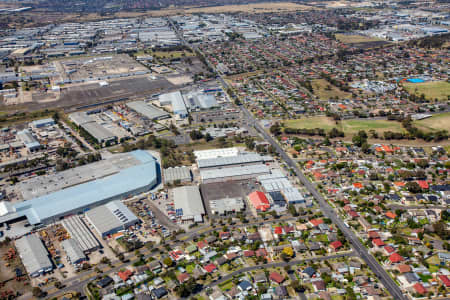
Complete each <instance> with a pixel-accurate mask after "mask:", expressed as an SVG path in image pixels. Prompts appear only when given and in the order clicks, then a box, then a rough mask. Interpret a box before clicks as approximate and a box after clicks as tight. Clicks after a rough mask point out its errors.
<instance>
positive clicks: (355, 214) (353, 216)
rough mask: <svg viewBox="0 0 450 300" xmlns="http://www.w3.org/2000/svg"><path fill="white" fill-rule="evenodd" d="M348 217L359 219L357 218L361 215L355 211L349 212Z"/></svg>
mask: <svg viewBox="0 0 450 300" xmlns="http://www.w3.org/2000/svg"><path fill="white" fill-rule="evenodd" d="M348 215H349V216H350V217H351V218H352V219H357V218H358V217H359V214H358V213H357V212H356V211H354V210H351V211H349V212H348Z"/></svg>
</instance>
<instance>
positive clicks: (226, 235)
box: [219, 232, 231, 240]
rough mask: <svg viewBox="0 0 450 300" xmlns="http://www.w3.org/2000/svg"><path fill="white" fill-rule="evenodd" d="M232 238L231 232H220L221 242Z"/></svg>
mask: <svg viewBox="0 0 450 300" xmlns="http://www.w3.org/2000/svg"><path fill="white" fill-rule="evenodd" d="M230 237H231V233H229V232H220V233H219V238H220V239H221V240H228V239H229V238H230Z"/></svg>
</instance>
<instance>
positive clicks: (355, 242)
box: [223, 81, 407, 299]
mask: <svg viewBox="0 0 450 300" xmlns="http://www.w3.org/2000/svg"><path fill="white" fill-rule="evenodd" d="M223 82H225V81H223ZM241 108H242V110H243V111H244V114H245V115H246V116H247V118H248V119H249V120H253V121H252V123H253V126H255V128H256V130H258V132H259V133H260V134H261V135H262V136H263V137H264V139H265V140H266V141H268V142H269V143H270V144H271V145H272V146H273V147H274V148H275V149H276V150H277V152H278V153H279V154H280V156H281V157H282V159H283V160H284V161H285V162H286V163H287V164H288V166H289V167H290V168H292V169H293V170H294V171H295V173H296V174H297V177H298V178H299V180H300V182H301V183H302V184H303V185H304V186H305V187H306V188H307V189H308V191H309V192H310V193H311V194H312V195H313V196H314V198H315V199H316V200H317V202H318V203H319V206H320V208H321V210H322V212H323V213H324V215H325V216H326V217H327V218H329V219H331V221H332V222H333V223H334V224H336V226H337V227H338V228H339V229H340V230H341V231H342V233H343V234H344V235H345V237H346V238H347V239H348V240H349V242H350V243H351V244H352V246H353V247H354V248H355V250H356V252H357V253H358V256H360V257H361V258H362V259H363V260H364V261H365V262H366V263H367V265H368V266H369V267H370V269H371V270H372V271H373V272H374V273H375V275H376V276H377V277H378V278H379V279H380V281H381V282H382V283H383V285H384V286H385V287H386V289H387V290H388V291H389V293H390V294H391V295H392V296H393V297H394V298H395V299H407V298H406V297H405V296H404V295H403V292H402V291H401V289H400V288H399V287H398V286H397V284H396V283H395V282H394V280H392V278H391V277H390V276H389V274H388V273H387V272H386V271H385V270H384V268H383V267H382V266H381V265H380V264H379V263H378V261H377V260H376V259H375V258H374V257H373V256H372V255H371V254H369V252H368V251H367V249H366V247H365V246H364V245H363V244H362V243H361V241H360V240H359V239H358V237H357V236H356V235H355V233H354V232H353V231H352V230H350V229H349V228H348V227H347V226H345V224H344V222H343V221H342V220H341V219H340V218H339V216H338V215H337V213H336V212H335V210H334V209H333V208H332V207H331V206H330V205H329V204H328V202H327V201H326V200H325V198H324V197H323V196H322V195H321V194H320V193H319V191H318V190H317V189H316V187H315V186H314V185H313V184H312V183H311V181H309V179H308V178H306V177H305V175H303V173H302V172H301V171H300V169H299V167H298V166H297V165H296V164H295V162H294V161H293V160H292V159H291V158H290V157H289V156H288V155H287V153H286V152H285V151H284V150H283V148H281V146H280V145H279V144H278V143H277V142H276V141H275V140H274V139H273V138H272V137H271V136H270V135H269V134H268V133H267V132H266V131H265V130H264V128H262V126H261V125H260V124H259V123H258V122H257V121H256V120H255V119H254V117H253V116H252V114H251V113H250V112H249V111H248V110H247V109H246V108H245V107H243V106H241Z"/></svg>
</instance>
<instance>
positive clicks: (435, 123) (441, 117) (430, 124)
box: [413, 112, 450, 131]
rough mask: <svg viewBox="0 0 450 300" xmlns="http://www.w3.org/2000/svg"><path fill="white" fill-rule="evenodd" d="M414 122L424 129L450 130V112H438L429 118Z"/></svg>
mask: <svg viewBox="0 0 450 300" xmlns="http://www.w3.org/2000/svg"><path fill="white" fill-rule="evenodd" d="M413 124H414V126H416V127H417V128H419V129H422V130H423V131H437V130H447V131H450V112H447V113H442V114H436V115H433V116H432V117H431V118H428V119H424V120H419V121H414V122H413Z"/></svg>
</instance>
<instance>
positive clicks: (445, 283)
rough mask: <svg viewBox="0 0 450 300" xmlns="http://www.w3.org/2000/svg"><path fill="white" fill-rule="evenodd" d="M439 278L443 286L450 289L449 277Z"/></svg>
mask: <svg viewBox="0 0 450 300" xmlns="http://www.w3.org/2000/svg"><path fill="white" fill-rule="evenodd" d="M438 278H439V279H440V280H441V281H442V284H443V285H445V286H446V287H450V279H449V278H448V276H447V275H438Z"/></svg>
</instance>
